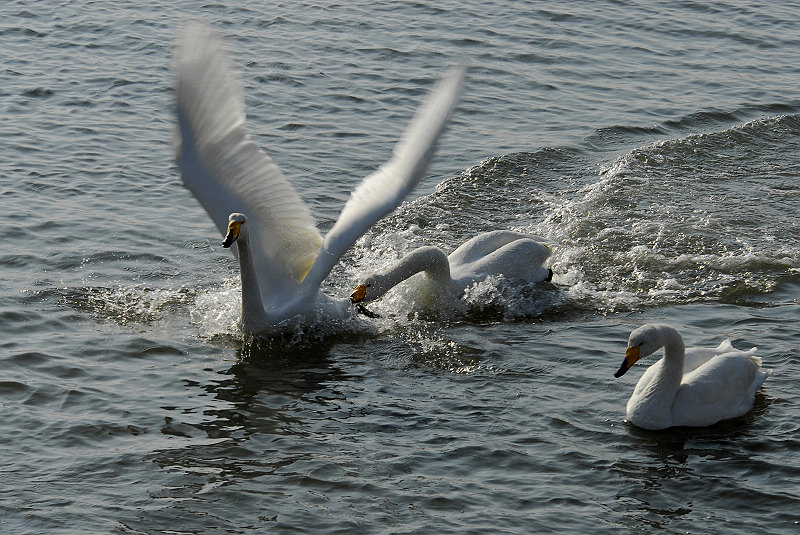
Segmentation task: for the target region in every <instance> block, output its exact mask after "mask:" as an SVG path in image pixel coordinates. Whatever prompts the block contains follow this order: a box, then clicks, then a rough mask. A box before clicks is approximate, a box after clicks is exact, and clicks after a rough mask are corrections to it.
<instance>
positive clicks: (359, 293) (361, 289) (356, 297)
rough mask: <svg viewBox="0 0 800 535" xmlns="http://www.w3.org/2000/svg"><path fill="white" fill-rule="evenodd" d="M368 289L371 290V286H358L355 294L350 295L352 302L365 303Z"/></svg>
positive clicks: (354, 291)
mask: <svg viewBox="0 0 800 535" xmlns="http://www.w3.org/2000/svg"><path fill="white" fill-rule="evenodd" d="M367 288H369V284H359V285H358V286H356V287H355V289H354V290H353V293H351V294H350V302H351V303H359V302H361V301H363V300H364V298H365V297H366V296H367Z"/></svg>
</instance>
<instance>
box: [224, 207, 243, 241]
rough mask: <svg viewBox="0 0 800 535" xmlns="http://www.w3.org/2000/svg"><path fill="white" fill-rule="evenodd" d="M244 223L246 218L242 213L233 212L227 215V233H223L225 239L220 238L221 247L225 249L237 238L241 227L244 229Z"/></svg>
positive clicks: (240, 232)
mask: <svg viewBox="0 0 800 535" xmlns="http://www.w3.org/2000/svg"><path fill="white" fill-rule="evenodd" d="M245 223H247V218H246V217H245V215H244V214H239V213H233V214H231V215H230V216H229V217H228V233H227V234H226V235H225V239H224V240H222V246H223V247H225V248H226V249H227V248H228V247H230V246H231V245H233V243H234V242H235V241H236V240H238V239H239V236H240V235H241V234H242V229H243V228H245V229H246V227H244V225H245ZM245 232H246V230H245Z"/></svg>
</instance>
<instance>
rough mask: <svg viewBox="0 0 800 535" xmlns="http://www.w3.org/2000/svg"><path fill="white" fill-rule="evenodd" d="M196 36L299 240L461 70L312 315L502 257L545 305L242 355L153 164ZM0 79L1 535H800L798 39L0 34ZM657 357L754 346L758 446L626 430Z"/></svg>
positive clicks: (228, 304) (756, 21)
mask: <svg viewBox="0 0 800 535" xmlns="http://www.w3.org/2000/svg"><path fill="white" fill-rule="evenodd" d="M244 4H247V6H246V7H244ZM191 18H202V19H204V20H207V21H209V22H210V23H212V24H213V25H214V26H215V27H216V28H217V29H219V30H220V31H221V32H222V33H223V34H224V35H225V36H226V38H227V40H228V42H229V44H230V46H231V48H232V50H233V52H234V58H235V60H236V62H237V64H238V65H239V66H241V68H242V69H243V79H244V84H245V92H246V100H247V107H248V125H249V126H248V128H249V131H250V132H251V133H252V134H253V136H254V137H255V138H256V139H257V141H258V143H259V144H260V145H261V146H263V147H264V148H265V150H267V152H268V153H269V154H270V155H271V156H272V157H273V158H274V159H275V161H276V162H277V163H278V164H279V165H280V166H281V167H282V168H283V169H284V171H285V172H286V174H287V176H289V177H290V178H291V180H292V182H293V184H295V187H296V188H297V190H298V192H299V193H300V195H301V196H302V197H303V198H304V199H305V200H306V201H307V202H308V203H309V205H310V206H311V207H312V209H313V211H314V212H315V214H316V215H317V217H318V220H319V223H320V227H321V228H322V229H323V231H324V230H325V229H327V228H330V226H331V225H332V223H333V221H334V220H335V218H336V216H337V214H338V213H339V211H340V210H341V207H342V205H343V203H344V201H345V200H346V199H347V196H348V195H349V192H350V190H351V189H352V188H353V187H354V186H355V185H356V184H357V183H358V181H359V180H360V179H361V178H362V177H363V176H365V175H366V174H368V173H369V172H371V171H372V170H373V169H375V167H377V165H379V164H380V163H381V162H383V161H385V160H386V159H387V158H388V157H389V155H390V154H391V149H392V146H393V144H394V142H395V140H396V139H397V137H398V135H399V133H400V131H401V129H402V128H403V126H404V125H405V122H406V121H407V119H408V118H409V117H410V115H411V114H412V113H413V110H414V109H415V108H416V106H417V104H418V103H419V101H420V99H421V98H422V97H423V95H424V94H425V93H426V91H427V90H428V89H429V88H430V86H431V85H432V83H433V82H434V81H435V80H436V79H437V78H438V77H439V76H440V74H441V73H442V72H444V70H445V69H446V66H447V65H448V64H449V63H450V62H452V61H455V60H458V59H459V58H462V57H466V58H468V59H469V62H470V64H471V69H470V72H469V75H468V81H467V88H466V91H465V94H464V96H463V99H462V101H461V103H460V105H459V107H458V109H457V111H456V114H455V116H454V118H453V121H452V123H451V127H450V129H449V130H448V132H447V134H446V135H445V138H444V140H443V142H442V144H441V147H440V150H439V152H438V154H437V157H436V159H435V161H434V163H433V165H432V167H431V170H430V172H429V174H428V176H427V177H426V178H425V180H424V181H423V183H422V184H421V185H420V187H419V188H418V189H417V190H416V191H415V192H414V193H413V194H412V195H411V196H410V197H409V199H408V201H407V202H406V203H404V204H403V205H402V206H401V207H400V208H399V209H398V210H397V211H396V212H395V213H394V214H392V215H391V216H389V217H388V218H386V219H385V220H383V221H381V222H380V223H379V224H377V225H376V226H375V227H374V228H373V229H372V230H370V231H369V232H368V234H367V235H366V236H364V237H363V238H362V239H361V240H360V241H359V242H358V243H357V244H356V246H355V247H354V248H353V250H352V251H351V252H350V253H348V255H347V256H346V258H345V259H344V260H343V262H342V263H341V264H340V265H339V266H338V267H337V268H336V269H335V271H334V272H333V273H332V275H331V277H330V278H329V280H328V281H327V282H326V291H327V292H328V293H331V294H333V295H342V296H346V295H348V294H349V291H350V290H351V289H352V286H353V284H354V283H355V282H356V279H358V278H359V277H360V276H361V275H363V274H365V273H367V272H369V271H371V270H373V269H376V268H380V267H385V266H387V265H388V264H389V263H390V262H392V261H393V260H395V259H397V258H399V257H400V256H402V255H403V254H404V253H405V252H408V251H410V250H411V249H413V248H415V247H417V246H420V245H438V246H440V247H442V248H443V249H445V250H447V251H450V250H452V249H454V248H455V247H456V246H457V245H458V244H459V243H461V242H462V241H464V240H465V239H467V238H469V237H471V236H472V235H474V234H475V233H477V232H482V231H487V230H493V229H501V228H507V229H514V230H519V231H525V232H531V233H535V234H539V235H541V236H544V237H545V238H546V239H547V240H548V242H549V243H550V244H551V245H552V248H553V255H552V257H551V259H550V260H551V261H550V265H551V267H552V269H553V270H554V272H555V276H554V278H553V281H552V284H545V285H538V286H527V287H526V286H522V287H520V286H518V285H517V286H515V285H509V284H506V283H504V281H502V280H489V281H486V282H485V283H482V284H479V285H476V286H475V287H473V288H471V289H470V291H469V292H468V294H467V296H466V297H465V300H466V302H467V305H468V306H467V308H466V312H465V313H460V314H444V315H426V314H415V313H413V312H411V303H410V299H409V296H408V294H407V293H406V292H404V291H403V290H402V288H401V289H398V291H395V292H393V293H390V294H388V295H387V296H386V297H385V298H384V299H383V300H381V301H380V302H376V303H374V305H371V308H372V309H373V310H374V311H376V312H378V313H379V314H380V316H381V317H380V318H378V319H367V318H363V317H359V318H354V319H353V320H352V321H349V322H345V323H344V324H337V325H330V324H323V323H320V324H319V325H312V326H310V327H308V328H306V329H304V330H302V331H301V330H297V331H295V332H293V333H290V335H288V336H287V337H285V338H283V339H280V340H278V339H273V340H255V341H254V340H249V339H248V338H247V337H245V336H244V335H242V333H241V332H240V331H239V329H238V327H237V322H238V316H239V312H240V304H239V290H240V286H239V276H238V270H237V266H236V263H235V261H234V259H233V258H232V256H231V255H230V253H229V252H228V251H226V250H224V249H222V248H221V247H220V246H219V240H220V236H219V235H218V233H217V231H216V229H215V228H214V227H213V225H212V223H211V221H210V219H209V218H208V216H207V215H206V214H205V212H204V211H203V209H202V208H201V207H200V205H199V204H198V203H197V202H196V201H195V200H194V198H193V197H192V196H191V194H190V193H189V192H188V191H187V190H186V189H184V188H183V186H182V183H181V179H180V177H179V174H178V171H177V168H176V165H175V163H174V159H173V153H172V135H173V128H174V123H175V120H174V116H173V110H172V105H173V103H172V77H171V73H170V61H171V52H172V45H173V42H174V38H175V35H176V32H177V28H178V27H179V26H180V24H181V23H182V22H184V21H186V20H188V19H191ZM0 50H2V58H3V64H2V67H3V68H2V70H1V71H0V79H1V80H2V83H1V84H0V107H1V109H2V111H3V120H2V122H0V135H1V136H2V140H3V141H2V143H0V203H2V204H0V206H2V210H1V211H0V221H2V224H3V227H4V228H5V233H4V236H5V238H4V244H5V247H4V250H3V251H2V252H1V253H0V266H2V272H0V273H2V276H0V287H1V288H2V293H1V294H0V299H2V307H0V333H2V336H0V347H2V351H1V352H0V365H1V366H2V372H1V373H0V407H1V408H2V418H0V437H1V438H0V459H2V462H0V526H1V527H0V532H2V533H3V534H15V535H16V534H41V533H59V534H62V533H63V534H72V533H75V534H77V533H81V534H87V533H97V534H108V533H119V534H167V533H170V534H175V533H181V534H217V533H236V534H248V533H315V534H320V533H326V534H327V533H348V534H349V533H397V534H400V533H404V534H405V533H408V534H411V533H420V534H427V533H458V534H465V533H480V534H485V533H586V532H588V531H589V530H592V531H595V532H603V533H669V534H678V533H681V534H683V533H697V534H709V533H726V534H742V535H744V534H747V535H750V534H752V533H761V532H763V533H770V534H778V533H781V534H782V533H798V532H800V460H799V458H798V451H800V423H799V422H800V394H798V389H797V384H798V374H799V370H800V357H799V356H798V351H797V348H798V346H799V345H800V321H799V320H800V306H799V305H800V228H798V210H800V92H799V91H798V70H797V64H798V50H800V6H797V5H794V4H791V3H784V2H780V3H779V2H774V3H771V2H768V3H763V2H714V3H707V4H704V3H693V2H680V3H671V4H663V3H660V2H640V3H636V4H635V5H629V4H628V3H621V2H592V3H589V2H586V3H579V2H575V3H570V2H566V3H565V2H530V3H522V2H494V3H492V4H486V3H485V2H473V1H444V2H417V3H404V2H349V3H341V4H339V3H328V2H319V3H305V2H296V3H271V2H248V3H243V2H230V1H227V0H221V1H218V2H213V3H197V2H188V1H178V2H150V3H141V2H125V1H123V2H115V3H103V2H66V1H65V2H47V1H26V2H23V1H18V2H16V1H15V2H5V3H3V4H2V6H0ZM650 321H660V322H667V323H670V324H672V325H674V326H675V327H677V328H678V329H679V330H680V331H681V332H682V333H683V335H684V338H685V339H686V341H687V345H690V346H691V345H716V344H718V343H719V342H720V341H722V340H723V339H724V338H728V337H729V338H731V340H732V342H733V344H734V346H736V347H739V348H742V349H747V348H750V347H752V346H758V355H759V356H761V358H762V359H763V361H764V366H765V367H767V368H770V369H772V370H773V374H772V376H771V377H770V378H769V379H768V380H767V382H766V383H765V384H764V386H763V387H762V389H761V390H760V391H759V393H758V395H757V397H756V403H755V408H754V410H753V411H752V412H750V413H749V414H748V415H746V416H745V417H742V418H740V419H737V420H733V421H729V422H723V423H721V424H718V425H715V426H712V427H709V428H704V429H673V430H669V431H665V432H655V433H654V432H646V431H642V430H639V429H637V428H635V427H633V426H631V425H630V424H628V423H626V422H625V403H626V401H627V399H628V397H629V396H630V394H631V392H632V390H633V387H634V385H635V383H636V380H637V379H638V377H639V376H640V375H641V373H642V372H643V370H644V366H638V367H636V368H634V369H633V370H632V371H631V372H629V373H628V374H627V375H626V376H625V377H623V378H621V379H614V378H613V374H614V372H615V371H616V369H617V367H618V366H619V363H620V361H621V359H622V356H623V355H624V352H625V346H626V342H627V337H628V334H629V332H630V331H631V330H633V329H634V328H636V327H637V326H639V325H641V324H643V323H646V322H650ZM653 361H654V359H652V358H651V359H650V361H649V362H653ZM649 362H648V363H649Z"/></svg>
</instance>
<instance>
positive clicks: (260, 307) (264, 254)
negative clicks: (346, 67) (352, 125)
mask: <svg viewBox="0 0 800 535" xmlns="http://www.w3.org/2000/svg"><path fill="white" fill-rule="evenodd" d="M174 70H175V75H176V84H175V95H176V104H177V106H176V108H177V115H178V136H177V139H176V154H177V160H178V165H179V167H180V171H181V176H182V178H183V182H184V184H185V185H186V187H187V188H188V189H189V190H190V191H191V192H192V193H193V194H194V196H195V197H196V198H197V199H198V201H200V204H201V205H202V206H203V208H205V210H206V212H208V215H209V216H210V217H211V219H212V220H213V221H214V223H215V224H216V226H217V228H218V229H219V230H220V232H221V233H222V234H223V235H225V236H226V238H225V242H224V244H225V245H226V246H228V247H230V248H231V250H232V251H233V253H234V256H236V257H237V258H238V260H239V268H240V273H241V277H242V321H241V325H242V328H243V330H244V331H246V332H247V333H249V334H254V335H263V334H266V335H269V334H272V333H275V332H279V331H282V330H286V329H288V328H291V327H290V326H287V325H286V324H287V322H290V321H294V320H295V319H298V318H299V319H300V321H303V319H302V318H306V317H307V318H309V321H311V320H313V318H312V316H313V317H314V318H318V317H319V315H320V314H321V315H322V317H323V318H328V319H329V320H333V319H336V318H342V317H349V316H352V305H351V304H350V301H349V300H348V299H336V298H333V297H330V296H327V295H325V294H324V293H323V292H321V291H320V286H321V284H322V282H323V281H324V280H325V278H326V277H327V276H328V274H329V273H330V271H331V269H332V268H333V267H334V266H335V265H336V263H337V262H338V261H339V259H340V258H341V256H342V255H343V254H344V253H345V251H347V249H348V248H349V247H350V246H352V244H353V243H354V242H355V241H356V240H357V239H358V238H359V237H360V236H361V235H362V234H364V232H366V231H367V230H368V229H369V228H370V227H371V226H372V225H373V224H374V223H375V222H377V221H378V220H380V219H381V218H382V217H384V216H385V215H387V214H389V213H390V212H391V211H392V210H394V209H395V208H396V207H397V206H398V205H399V204H400V203H401V202H402V200H403V199H404V198H405V196H406V195H407V194H408V193H409V192H410V191H411V190H412V189H413V187H414V186H415V185H416V184H417V183H418V182H419V181H420V179H421V178H422V176H423V175H424V174H425V172H426V170H427V168H428V164H429V163H430V160H431V158H432V157H433V154H434V152H435V149H436V145H437V142H438V140H439V137H440V136H441V134H442V132H443V131H444V129H445V126H446V124H447V122H448V119H449V117H450V115H451V114H452V112H453V110H454V108H455V105H456V102H457V101H458V96H459V94H460V91H461V87H462V85H463V79H464V73H465V70H466V69H465V67H464V66H458V67H455V68H453V69H451V70H450V71H449V72H448V73H447V74H446V75H445V76H444V77H443V78H442V80H440V81H439V83H438V84H437V85H436V87H435V88H434V89H433V91H432V92H431V93H430V95H429V96H428V98H427V99H426V101H425V102H424V104H423V105H422V107H421V108H420V109H419V111H418V112H417V113H416V114H415V116H414V118H413V119H412V120H411V123H410V124H409V126H408V127H407V128H406V130H405V132H404V133H403V135H402V136H401V138H400V141H399V142H398V143H397V145H396V146H395V148H394V151H393V153H392V156H391V158H390V160H389V161H388V162H386V163H384V164H383V165H381V166H380V167H379V168H378V169H377V170H376V171H375V172H374V173H372V174H371V175H369V176H367V177H366V178H365V179H364V180H362V182H361V183H360V184H359V185H358V186H357V187H356V188H355V189H354V190H353V191H352V193H351V194H350V198H349V199H348V201H347V203H346V204H345V206H344V208H343V209H342V212H341V214H340V215H339V218H338V219H337V221H336V223H335V224H334V225H333V227H332V228H331V229H330V231H328V233H327V235H326V236H325V237H324V239H323V237H322V235H321V234H320V232H319V230H318V229H317V226H316V222H315V220H314V218H313V216H312V215H311V211H310V210H309V208H308V206H307V205H306V204H305V203H304V202H303V200H302V199H301V198H300V196H299V195H298V194H297V192H296V191H295V189H294V188H293V187H292V186H291V184H290V183H289V181H288V180H287V179H286V177H285V176H284V175H283V173H282V172H281V170H280V169H279V168H278V166H277V165H276V164H275V163H274V162H273V161H272V159H271V158H270V157H269V156H267V155H266V154H265V153H264V152H263V151H262V150H261V149H260V148H258V146H257V145H256V144H255V143H254V142H253V140H252V139H251V138H250V136H249V135H248V134H247V133H246V132H245V130H244V121H245V112H244V97H243V91H242V86H241V83H240V82H239V80H238V76H237V73H236V71H235V69H234V68H233V66H232V63H231V61H230V59H229V57H228V54H227V53H226V52H225V51H224V46H223V42H222V39H221V38H220V37H219V35H217V33H216V32H214V31H213V30H211V29H210V28H209V27H208V26H207V25H205V24H203V23H199V22H194V23H191V24H189V25H188V26H187V27H186V28H185V29H184V30H183V31H182V33H181V34H180V36H179V39H178V43H177V46H176V50H175V66H174ZM234 244H235V247H233V245H234ZM323 321H325V320H324V319H323Z"/></svg>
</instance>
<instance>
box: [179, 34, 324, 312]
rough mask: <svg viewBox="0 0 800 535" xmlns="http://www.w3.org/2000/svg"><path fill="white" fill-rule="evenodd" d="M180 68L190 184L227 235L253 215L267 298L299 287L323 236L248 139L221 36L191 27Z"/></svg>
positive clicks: (183, 40)
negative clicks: (238, 218) (236, 221)
mask: <svg viewBox="0 0 800 535" xmlns="http://www.w3.org/2000/svg"><path fill="white" fill-rule="evenodd" d="M174 69H175V75H176V88H175V93H176V100H177V113H178V123H179V132H178V135H179V139H177V140H176V153H177V159H178V164H179V167H180V169H181V176H182V177H183V182H184V184H185V185H186V187H187V188H188V189H189V190H190V191H191V192H192V193H193V194H194V196H195V197H196V198H197V199H198V200H199V201H200V204H201V205H202V206H203V208H205V210H206V211H207V212H208V214H209V215H210V216H211V219H212V220H213V221H214V224H215V225H216V226H217V228H218V229H219V230H220V232H221V233H222V234H223V235H224V234H225V232H226V229H227V225H228V216H229V215H230V214H231V213H232V212H243V213H244V214H245V215H247V218H248V225H249V227H250V242H251V248H252V250H253V260H254V262H255V265H256V269H257V271H258V278H259V285H260V287H261V293H262V295H263V296H265V297H268V296H269V295H274V294H275V293H277V292H283V291H285V290H286V286H287V285H289V286H290V287H296V286H297V285H298V284H299V281H300V280H302V278H303V277H304V275H305V274H306V272H307V271H308V269H309V268H310V266H311V265H312V263H313V261H314V258H315V257H316V256H317V253H318V251H319V249H320V246H321V244H322V237H321V235H320V233H319V231H318V230H317V227H316V223H315V221H314V218H313V216H312V215H311V212H310V211H309V209H308V207H307V206H306V204H305V203H304V202H303V200H302V199H301V198H300V196H299V195H298V194H297V192H296V191H295V189H294V188H293V187H292V185H291V184H290V183H289V182H288V180H287V179H286V177H285V176H284V175H283V173H282V172H281V170H280V168H278V166H277V165H276V164H275V162H273V161H272V159H271V158H270V157H269V156H267V155H266V154H265V153H264V152H263V151H262V150H261V149H260V148H258V146H257V145H256V144H255V143H254V142H253V141H252V139H251V138H250V136H249V135H248V134H247V133H246V132H245V130H244V121H245V111H244V110H245V107H244V96H243V89H242V84H241V82H240V80H239V77H238V75H237V72H236V71H235V69H234V68H233V66H232V62H231V60H230V59H229V55H228V54H227V51H226V50H225V47H224V45H223V42H222V39H221V37H220V36H219V35H217V33H216V32H214V31H213V30H212V29H211V28H210V27H208V26H207V25H205V24H203V23H200V22H193V23H191V24H189V25H187V26H186V28H184V30H183V31H182V33H181V35H180V38H179V40H178V43H177V46H176V50H175V66H174Z"/></svg>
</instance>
